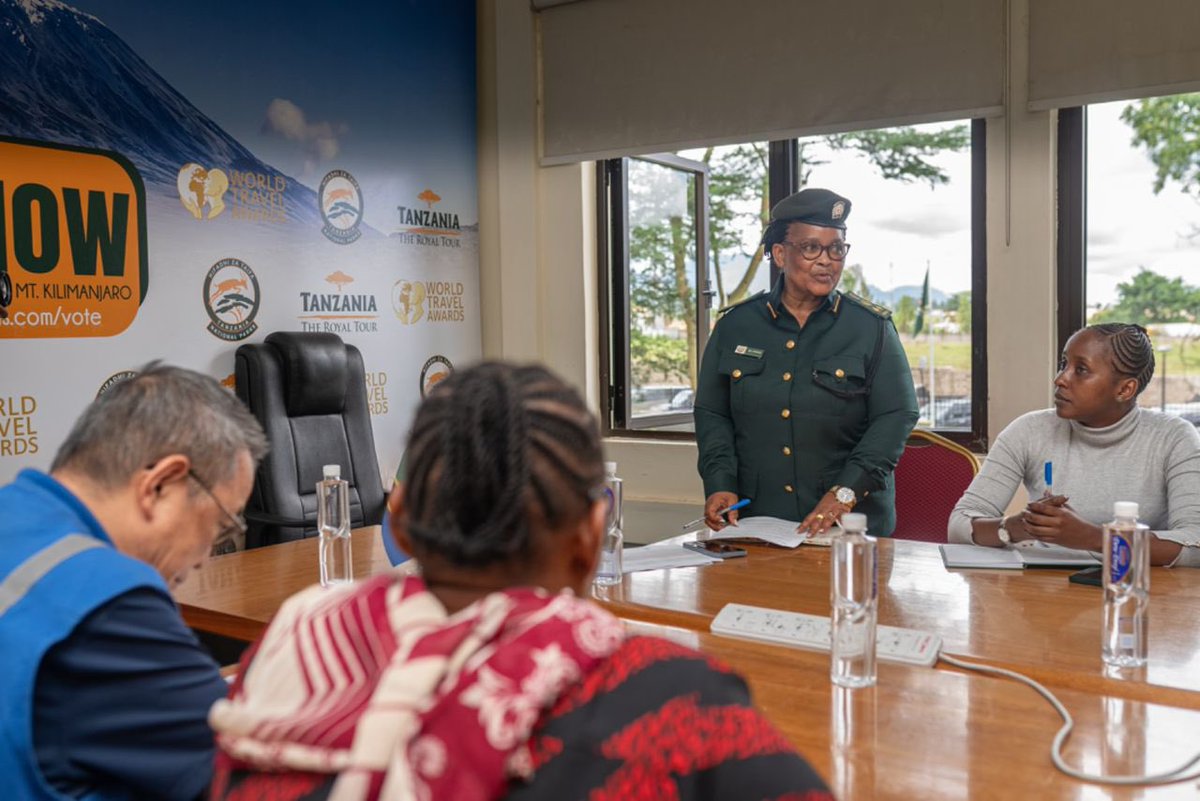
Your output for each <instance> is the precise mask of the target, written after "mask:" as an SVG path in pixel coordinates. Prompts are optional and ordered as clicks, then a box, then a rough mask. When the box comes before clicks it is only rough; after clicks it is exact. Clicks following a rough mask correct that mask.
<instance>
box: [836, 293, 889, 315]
mask: <svg viewBox="0 0 1200 801" xmlns="http://www.w3.org/2000/svg"><path fill="white" fill-rule="evenodd" d="M842 297H844V298H845V299H846V300H848V301H850V302H851V303H853V304H854V305H856V306H862V307H863V308H864V309H866V310H867V311H869V312H871V314H874V315H875V316H876V317H882V318H883V319H885V320H890V319H891V317H892V310H891V309H889V308H886V307H884V306H880V305H879V304H878V303H873V302H871V301H869V300H867V299H866V298H864V297H859V296H858V295H855V294H854V293H853V292H843V293H842Z"/></svg>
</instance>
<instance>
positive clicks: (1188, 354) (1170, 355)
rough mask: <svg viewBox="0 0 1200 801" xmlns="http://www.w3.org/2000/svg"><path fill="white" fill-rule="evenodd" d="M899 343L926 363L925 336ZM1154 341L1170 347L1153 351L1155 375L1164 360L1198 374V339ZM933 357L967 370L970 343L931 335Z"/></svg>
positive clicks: (1174, 369) (914, 360)
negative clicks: (1163, 351) (1165, 349)
mask: <svg viewBox="0 0 1200 801" xmlns="http://www.w3.org/2000/svg"><path fill="white" fill-rule="evenodd" d="M900 343H901V344H902V345H903V346H904V353H905V354H906V355H907V356H908V363H909V365H910V366H912V367H917V366H918V365H920V364H921V359H925V362H926V364H928V363H929V340H928V338H926V337H921V338H920V339H919V340H917V341H913V340H912V338H911V337H907V336H901V337H900ZM1154 345H1155V347H1162V346H1168V347H1170V350H1168V351H1167V352H1166V353H1161V352H1159V353H1156V354H1155V355H1154V356H1155V360H1156V362H1157V364H1156V369H1155V371H1154V372H1155V374H1156V375H1162V374H1163V366H1164V361H1165V363H1166V372H1167V376H1169V377H1171V376H1174V377H1179V376H1189V377H1192V378H1200V342H1198V341H1196V340H1194V339H1191V340H1182V339H1168V338H1166V337H1155V339H1154ZM933 357H934V362H935V365H936V366H937V367H954V368H956V369H959V370H970V369H971V343H970V342H956V341H953V340H949V339H945V340H944V339H941V338H938V339H935V340H934V345H933Z"/></svg>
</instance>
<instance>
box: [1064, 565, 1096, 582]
mask: <svg viewBox="0 0 1200 801" xmlns="http://www.w3.org/2000/svg"><path fill="white" fill-rule="evenodd" d="M1103 570H1104V568H1102V567H1088V568H1084V569H1083V570H1080V571H1078V572H1077V573H1072V574H1071V575H1070V577H1069V578H1068V579H1067V580H1068V581H1070V582H1071V583H1072V584H1089V585H1091V586H1093V587H1103V586H1104V573H1103V572H1102V571H1103Z"/></svg>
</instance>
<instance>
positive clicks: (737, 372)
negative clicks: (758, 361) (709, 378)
mask: <svg viewBox="0 0 1200 801" xmlns="http://www.w3.org/2000/svg"><path fill="white" fill-rule="evenodd" d="M732 375H733V377H734V378H735V379H737V378H741V377H742V371H741V370H734V371H733V373H732Z"/></svg>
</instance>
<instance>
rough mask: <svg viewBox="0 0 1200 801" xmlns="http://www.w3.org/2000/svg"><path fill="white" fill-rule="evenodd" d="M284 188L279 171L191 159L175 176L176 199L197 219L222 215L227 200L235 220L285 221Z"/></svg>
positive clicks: (286, 184)
mask: <svg viewBox="0 0 1200 801" xmlns="http://www.w3.org/2000/svg"><path fill="white" fill-rule="evenodd" d="M287 187H288V179H287V178H285V177H284V176H282V175H279V174H278V173H262V172H253V171H251V170H234V169H230V170H229V171H228V172H226V171H225V170H222V169H221V168H220V167H205V166H204V165H203V164H197V163H196V162H194V161H190V162H188V163H187V164H184V165H183V166H182V167H180V168H179V175H178V177H177V178H176V179H175V188H176V189H178V190H179V202H180V203H182V204H183V207H184V208H185V209H187V210H188V211H189V212H191V213H192V216H193V217H195V218H196V219H197V220H212V219H215V218H217V217H219V216H221V214H222V213H223V212H224V211H225V209H226V201H227V200H228V207H229V208H231V209H232V212H231V213H232V215H233V217H234V219H238V220H247V221H250V222H267V223H286V222H287V221H288V218H287V207H286V204H285V202H284V197H285V195H286V192H287Z"/></svg>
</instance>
